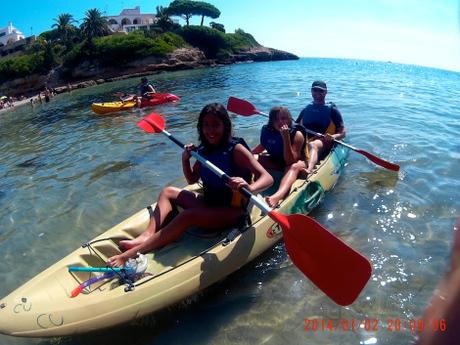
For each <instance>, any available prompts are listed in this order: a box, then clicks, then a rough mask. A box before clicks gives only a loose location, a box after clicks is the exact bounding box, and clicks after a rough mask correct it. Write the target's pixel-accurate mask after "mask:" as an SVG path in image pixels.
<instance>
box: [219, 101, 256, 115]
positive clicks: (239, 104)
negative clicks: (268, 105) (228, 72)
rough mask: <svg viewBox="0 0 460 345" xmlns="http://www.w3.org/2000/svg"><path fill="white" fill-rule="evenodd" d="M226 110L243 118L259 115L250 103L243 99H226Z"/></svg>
mask: <svg viewBox="0 0 460 345" xmlns="http://www.w3.org/2000/svg"><path fill="white" fill-rule="evenodd" d="M227 110H230V111H231V112H233V113H235V114H238V115H243V116H251V115H254V114H258V113H259V111H258V110H257V109H256V107H254V106H253V105H252V104H251V103H249V102H248V101H246V100H244V99H239V98H236V97H229V98H228V101H227Z"/></svg>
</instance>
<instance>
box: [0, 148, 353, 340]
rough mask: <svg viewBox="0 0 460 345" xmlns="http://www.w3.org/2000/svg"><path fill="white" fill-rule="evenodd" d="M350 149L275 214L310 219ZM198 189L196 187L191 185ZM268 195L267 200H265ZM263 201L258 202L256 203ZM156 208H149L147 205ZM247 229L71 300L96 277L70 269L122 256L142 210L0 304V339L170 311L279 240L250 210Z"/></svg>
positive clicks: (153, 255) (275, 229) (153, 258)
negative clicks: (122, 244)
mask: <svg viewBox="0 0 460 345" xmlns="http://www.w3.org/2000/svg"><path fill="white" fill-rule="evenodd" d="M347 154H348V150H347V149H345V148H343V147H342V146H339V147H336V148H335V149H334V150H333V151H332V152H331V153H330V154H329V155H328V156H327V157H326V158H325V159H324V160H322V161H321V162H320V164H319V165H318V166H317V167H316V170H315V173H314V174H313V175H311V177H309V179H308V180H306V179H298V180H296V182H295V183H294V185H293V187H292V190H291V193H290V195H289V196H287V197H286V199H284V200H283V201H282V203H281V204H280V207H279V209H278V210H279V212H283V213H292V212H300V213H308V212H309V211H310V210H311V209H312V208H314V207H316V205H317V204H318V203H319V202H320V201H321V200H322V198H323V196H324V193H325V192H327V191H328V190H330V189H331V188H333V186H334V185H335V183H336V182H337V180H338V177H339V175H340V173H341V171H342V169H343V167H344V164H345V161H346V158H347ZM187 188H189V189H192V190H199V189H200V186H199V185H197V184H195V185H192V186H188V187H187ZM270 192H271V191H268V192H266V193H270ZM259 197H263V196H259ZM152 206H154V205H152ZM249 215H250V224H248V225H246V226H242V227H240V228H236V229H226V230H224V231H222V232H220V233H216V234H213V236H210V237H203V236H202V235H200V234H198V235H197V233H199V230H196V229H192V230H189V231H187V233H186V234H184V236H183V237H182V238H181V239H180V240H179V241H177V242H174V243H172V244H169V245H167V246H165V247H163V248H161V249H159V250H155V251H154V252H150V253H147V254H146V257H147V259H148V267H147V270H146V271H145V273H144V274H143V275H142V276H141V277H140V278H139V279H138V280H136V281H135V282H134V284H133V287H134V289H132V290H130V289H126V288H127V287H128V286H127V284H125V283H121V284H120V283H119V282H118V279H116V278H114V279H111V280H108V281H107V280H106V281H101V282H98V283H96V284H94V285H91V286H90V287H89V288H86V289H85V290H83V291H82V292H81V293H80V294H79V295H78V296H76V297H75V298H71V297H70V296H71V292H72V291H73V290H74V289H75V288H76V287H77V286H78V285H79V284H81V283H82V282H84V281H86V280H88V279H90V278H92V277H95V276H97V275H99V273H91V274H90V273H88V272H68V266H82V267H87V266H89V267H104V266H105V263H106V262H107V259H108V258H109V257H111V256H113V255H116V254H118V253H120V249H119V247H118V242H119V241H120V240H121V239H131V238H135V237H137V236H138V235H140V234H141V233H142V232H143V231H144V229H145V228H146V227H147V225H148V222H149V212H148V211H147V209H143V210H141V211H139V212H137V213H136V214H134V215H133V216H131V217H129V218H128V219H126V220H124V221H123V222H121V223H120V224H118V225H116V226H114V227H113V228H111V229H109V230H107V231H106V232H105V233H103V234H101V235H100V236H98V237H96V238H94V239H93V240H91V241H90V242H89V243H87V244H84V245H83V246H82V247H80V248H78V249H77V250H75V251H74V252H73V253H70V254H69V255H68V256H66V257H64V258H63V259H62V260H60V261H58V262H56V263H55V264H53V265H52V266H50V267H49V268H48V269H46V270H45V271H43V272H42V273H40V274H38V275H37V276H35V277H34V278H32V279H31V280H29V281H28V282H27V283H25V284H24V285H23V286H21V287H19V288H18V289H16V290H15V291H13V292H12V293H11V294H10V295H9V296H7V297H5V298H3V299H1V300H0V332H1V333H4V334H9V335H15V336H26V337H49V336H65V335H71V334H78V333H85V332H90V331H93V330H99V329H103V328H107V327H111V326H114V325H117V324H120V323H124V322H129V321H132V320H134V319H136V318H139V317H142V316H144V315H147V314H149V313H152V312H154V311H157V310H160V309H162V308H165V307H167V306H169V305H172V304H174V303H176V302H179V301H180V300H183V299H184V298H186V297H188V296H190V295H193V294H194V293H196V292H198V291H200V290H202V289H203V288H205V287H207V286H209V285H211V284H213V283H215V282H217V281H219V280H221V279H223V278H225V277H226V276H227V275H229V274H231V273H232V272H234V271H236V270H237V269H239V268H240V267H242V266H243V265H245V264H246V263H248V262H250V261H251V260H253V259H254V258H255V257H257V256H258V255H260V254H262V253H263V252H264V251H266V250H267V249H268V248H270V247H272V246H273V245H274V244H275V243H276V242H278V241H279V240H280V239H282V231H281V229H280V227H279V226H278V224H276V223H274V222H273V220H271V219H270V218H269V217H267V216H264V215H262V213H261V211H260V210H259V209H257V208H256V207H254V206H250V207H249Z"/></svg>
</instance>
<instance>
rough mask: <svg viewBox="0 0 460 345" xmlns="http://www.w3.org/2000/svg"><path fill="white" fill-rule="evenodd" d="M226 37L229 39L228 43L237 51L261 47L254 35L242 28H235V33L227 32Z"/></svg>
mask: <svg viewBox="0 0 460 345" xmlns="http://www.w3.org/2000/svg"><path fill="white" fill-rule="evenodd" d="M225 39H226V41H227V44H228V45H229V46H230V47H231V49H232V51H233V52H235V53H236V52H238V51H241V50H246V49H249V48H252V47H260V44H259V43H258V42H257V41H256V40H255V39H254V37H253V36H252V35H251V34H248V33H246V32H244V31H243V30H241V29H237V30H235V33H233V34H231V33H228V34H225Z"/></svg>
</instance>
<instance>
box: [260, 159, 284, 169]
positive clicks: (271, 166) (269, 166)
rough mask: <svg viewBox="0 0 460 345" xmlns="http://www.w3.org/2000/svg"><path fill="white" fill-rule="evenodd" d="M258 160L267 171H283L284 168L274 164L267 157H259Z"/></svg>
mask: <svg viewBox="0 0 460 345" xmlns="http://www.w3.org/2000/svg"><path fill="white" fill-rule="evenodd" d="M257 160H258V161H259V163H260V164H261V165H262V166H263V167H264V168H265V169H268V170H281V171H282V170H283V169H282V167H280V166H279V165H278V164H276V163H273V161H272V160H271V159H270V157H269V156H267V155H258V158H257Z"/></svg>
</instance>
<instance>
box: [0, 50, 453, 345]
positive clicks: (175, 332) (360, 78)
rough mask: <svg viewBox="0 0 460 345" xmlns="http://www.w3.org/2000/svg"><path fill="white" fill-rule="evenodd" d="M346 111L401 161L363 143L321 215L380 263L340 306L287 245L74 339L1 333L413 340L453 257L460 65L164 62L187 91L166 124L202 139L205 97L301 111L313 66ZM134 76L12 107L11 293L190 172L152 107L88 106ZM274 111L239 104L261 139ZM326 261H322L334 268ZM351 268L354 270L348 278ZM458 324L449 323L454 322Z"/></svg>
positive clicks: (355, 130) (7, 281) (367, 139)
mask: <svg viewBox="0 0 460 345" xmlns="http://www.w3.org/2000/svg"><path fill="white" fill-rule="evenodd" d="M318 78H320V79H324V80H325V81H327V83H328V87H329V94H328V100H331V101H334V102H335V103H336V104H337V105H338V107H339V109H340V110H341V111H342V114H343V116H344V120H345V124H346V127H347V130H348V136H347V140H348V142H349V143H351V144H352V145H354V146H356V147H358V148H362V149H364V150H367V151H369V152H372V153H374V154H376V155H377V156H380V157H382V158H384V159H387V160H391V161H394V162H396V163H398V164H400V165H401V172H400V173H399V174H395V173H393V172H390V171H386V170H384V169H382V168H379V167H377V166H375V165H374V164H372V163H371V162H369V161H368V160H367V159H366V158H364V157H363V156H361V155H359V154H357V153H353V152H351V153H350V156H349V160H348V165H347V167H346V169H345V171H344V174H343V175H342V177H341V179H340V181H339V183H338V185H337V186H336V187H335V189H334V190H333V191H332V192H331V193H329V194H328V195H327V197H326V198H325V200H324V202H323V203H322V204H321V205H320V206H319V207H318V208H317V209H316V210H315V211H314V212H313V213H312V214H311V215H312V216H313V217H314V218H315V219H317V220H318V221H319V222H320V223H322V224H323V225H324V226H326V227H327V228H329V229H331V230H332V231H333V232H335V233H336V234H337V235H338V236H340V237H341V238H342V239H343V240H345V241H346V242H347V243H349V244H350V245H352V246H353V247H355V248H356V249H357V250H358V251H360V252H361V253H363V254H364V255H365V256H367V257H368V258H369V259H370V260H371V262H372V265H373V275H372V278H371V280H370V281H369V283H368V284H367V286H366V288H365V290H364V291H363V292H362V294H361V295H360V297H359V298H358V299H357V301H356V302H355V303H354V304H353V305H351V306H349V307H347V308H341V307H338V306H336V305H335V304H334V303H333V302H331V301H330V300H329V299H328V298H327V297H326V296H325V295H324V294H323V293H322V292H321V291H319V290H318V289H317V288H315V287H314V286H312V284H311V283H310V282H309V281H308V279H307V278H305V276H303V275H302V274H301V273H300V272H299V271H298V270H297V269H296V268H295V267H294V266H293V265H292V263H291V261H290V260H289V258H288V257H287V254H286V252H285V249H284V246H283V244H282V243H280V244H278V245H277V246H275V247H274V248H273V249H272V250H269V251H268V252H266V253H265V254H264V255H263V256H262V257H260V258H258V259H257V260H256V261H254V262H252V263H250V264H248V265H246V266H245V267H244V268H242V269H241V270H240V271H238V272H237V273H235V274H233V275H231V276H230V277H228V278H227V279H226V280H224V281H223V282H221V283H219V284H216V285H214V286H213V287H211V288H209V289H207V290H206V291H205V292H203V293H201V294H199V295H197V296H194V297H193V298H190V299H188V300H186V301H185V302H183V303H181V304H180V305H179V306H176V307H174V308H172V309H170V310H167V311H164V312H161V313H159V314H157V315H154V316H150V317H147V318H145V319H143V320H140V321H138V322H136V323H133V324H131V325H124V326H120V327H117V328H115V329H111V330H107V331H103V332H99V333H95V334H91V335H84V336H77V337H69V338H61V339H25V338H24V339H21V338H13V337H7V336H0V343H1V344H21V345H22V344H41V345H45V344H69V345H70V344H72V345H74V344H93V343H94V344H96V343H97V344H108V343H111V344H125V343H130V344H133V345H134V344H136V345H137V344H139V345H141V344H142V345H147V344H252V345H253V344H303V345H304V344H408V343H410V342H412V341H414V339H415V335H414V334H413V333H411V332H410V330H408V329H405V328H404V327H403V326H401V330H400V331H396V330H395V329H394V328H393V329H392V330H388V329H387V326H388V322H389V321H388V320H392V321H393V322H394V321H396V320H400V322H401V323H403V322H404V321H407V323H409V321H410V320H414V319H415V320H417V319H418V318H420V317H421V313H422V311H423V309H424V307H425V306H426V304H427V301H428V299H429V297H430V295H431V293H432V291H433V288H434V287H435V285H436V282H437V281H438V279H439V278H440V276H441V275H442V272H443V271H444V270H445V268H446V263H447V260H448V258H449V252H450V247H451V238H452V232H453V227H454V224H455V222H456V219H457V217H459V216H460V201H459V199H458V193H459V190H460V181H459V174H460V140H459V138H458V133H460V103H459V100H460V74H459V73H454V72H448V71H442V70H436V69H428V68H422V67H416V66H408V65H399V64H392V63H380V62H366V61H355V60H336V59H301V60H299V61H283V62H267V63H252V64H240V65H233V66H226V67H219V68H210V69H199V70H192V71H183V72H174V73H164V74H160V75H156V76H152V78H151V79H152V80H153V81H154V83H155V85H156V86H157V89H158V90H159V91H161V92H171V93H174V94H177V95H179V96H180V97H181V98H182V99H181V101H180V102H179V103H178V104H174V105H164V106H159V107H156V108H155V109H154V110H155V111H156V112H159V113H162V114H164V115H165V118H166V121H167V127H168V130H169V131H170V132H172V133H173V134H174V135H176V136H177V137H178V138H179V139H181V140H182V141H185V142H191V141H195V142H196V138H197V135H196V119H197V116H198V113H199V111H200V110H201V108H202V106H203V105H205V104H207V103H209V102H216V101H217V102H222V103H226V100H227V98H228V97H229V96H236V97H240V98H246V99H248V100H250V101H251V102H252V103H254V104H255V105H256V106H257V107H258V108H259V109H260V110H263V111H268V110H269V109H270V107H272V106H275V105H285V106H288V107H289V109H290V110H291V112H292V114H293V116H294V117H296V116H297V114H298V113H299V112H300V110H301V109H302V108H303V107H304V106H305V105H306V104H307V103H308V102H309V101H310V98H311V96H310V93H309V86H310V84H311V82H312V81H313V80H314V79H318ZM137 82H138V80H137V79H131V80H124V81H120V82H116V83H108V84H104V85H101V86H97V87H92V88H87V89H83V90H78V91H74V92H72V93H71V94H63V95H59V96H57V97H56V98H54V99H52V101H51V102H50V103H48V104H43V105H36V106H35V107H34V108H33V109H32V108H31V107H30V106H24V107H22V108H18V109H17V110H15V111H13V112H10V113H6V114H1V116H0V258H1V262H2V264H1V265H0V281H1V284H0V295H1V296H5V295H6V294H8V293H9V292H11V291H12V290H13V289H15V288H16V287H18V286H19V285H20V284H22V283H24V282H26V281H27V280H28V279H30V278H32V277H33V276H34V275H36V274H37V273H39V272H40V271H42V270H43V269H45V268H46V267H48V266H49V265H51V264H52V263H53V262H55V261H57V260H58V259H60V258H62V257H63V256H65V255H66V254H68V253H69V252H71V251H73V250H74V249H75V248H76V247H77V246H79V245H80V244H81V243H83V242H84V241H87V240H89V239H91V238H93V237H95V236H96V235H98V234H100V233H102V232H103V231H105V230H106V229H108V228H110V227H112V226H113V225H115V224H117V223H119V222H120V221H122V220H123V219H125V218H127V217H128V216H130V215H131V214H133V213H135V212H136V211H138V210H140V209H141V208H143V207H145V206H146V205H148V204H150V203H151V202H152V201H154V200H155V199H156V197H157V195H158V193H159V191H160V190H161V188H162V186H164V185H165V184H167V183H176V184H182V180H181V179H182V173H181V168H180V154H181V153H180V150H179V149H178V148H177V147H176V145H174V144H172V143H170V142H169V141H168V140H167V139H166V138H165V137H164V136H161V135H157V136H153V135H147V134H144V133H143V132H142V131H140V130H139V129H138V128H137V127H136V125H135V123H136V122H137V121H138V120H140V119H141V118H142V117H143V116H145V115H146V114H148V113H149V111H153V109H136V110H133V111H127V112H124V113H118V114H115V115H112V116H104V117H102V116H97V115H95V114H94V113H92V111H91V110H90V104H91V103H92V102H95V101H109V100H111V99H112V96H111V94H112V93H114V92H116V91H125V92H133V91H135V85H136V84H137ZM264 121H265V119H264V118H262V117H258V116H252V117H236V116H235V117H233V122H234V125H235V129H236V133H237V134H238V135H240V136H243V137H245V138H246V139H247V141H248V142H249V143H250V144H251V145H253V146H254V145H256V143H257V141H258V136H259V130H260V127H261V126H262V124H263V123H264ZM327 270H328V268H327V267H324V271H325V274H327ZM352 279H353V277H350V280H352ZM313 317H316V318H320V319H324V320H325V322H327V321H328V320H331V319H347V320H349V321H350V322H351V320H353V319H354V320H355V321H357V320H364V319H371V320H376V319H378V320H379V326H378V330H377V331H375V330H372V329H370V330H369V329H368V330H366V329H365V328H364V329H360V330H358V331H355V332H351V331H340V330H336V331H329V330H324V331H322V330H321V329H319V330H318V331H316V332H305V331H304V319H307V318H313ZM448 327H449V325H448Z"/></svg>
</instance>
